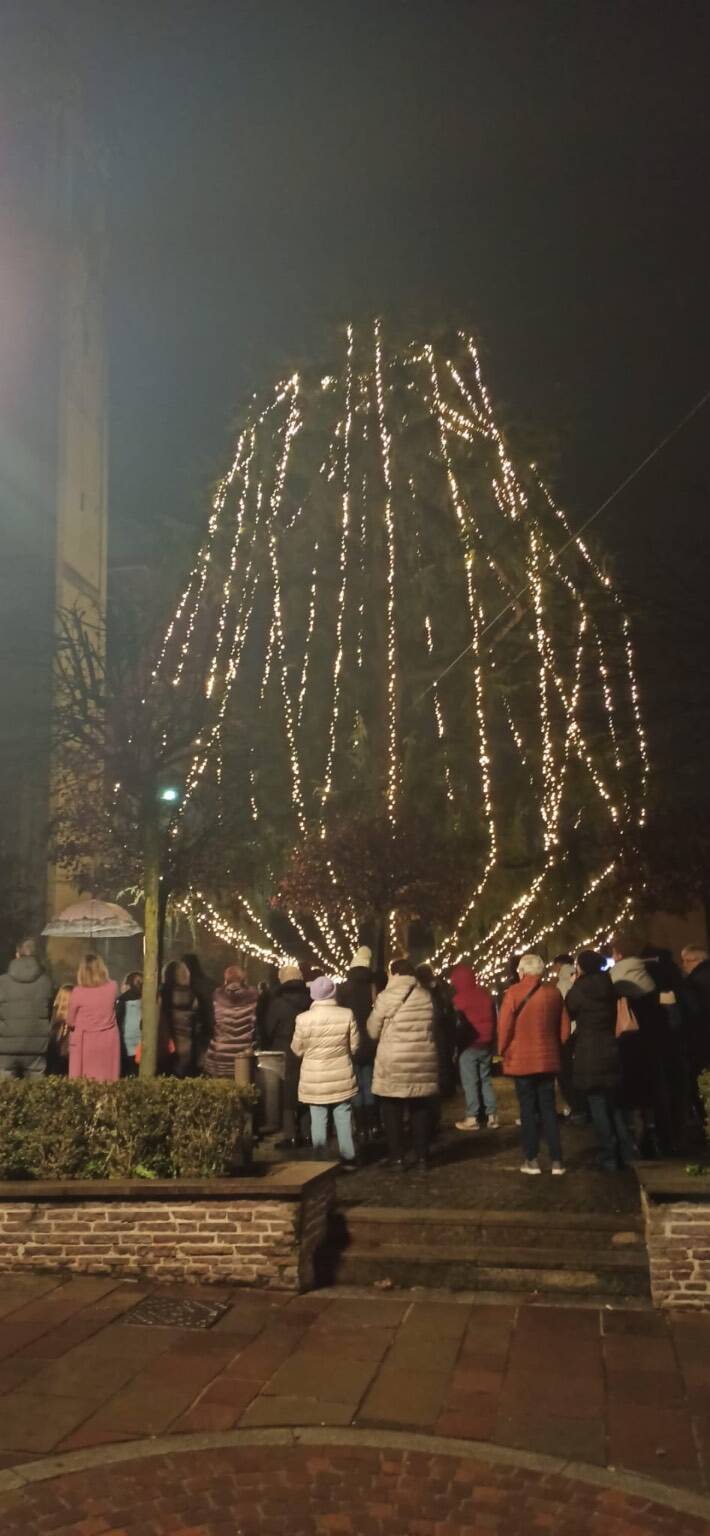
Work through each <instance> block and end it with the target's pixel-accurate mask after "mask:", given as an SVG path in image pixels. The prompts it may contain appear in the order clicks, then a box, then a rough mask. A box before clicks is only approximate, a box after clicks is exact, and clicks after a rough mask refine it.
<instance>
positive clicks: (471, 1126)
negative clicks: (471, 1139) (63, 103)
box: [455, 1115, 481, 1131]
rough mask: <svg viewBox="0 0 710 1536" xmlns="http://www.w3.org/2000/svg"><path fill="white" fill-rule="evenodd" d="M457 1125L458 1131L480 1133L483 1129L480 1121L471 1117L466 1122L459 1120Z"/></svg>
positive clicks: (467, 1117)
mask: <svg viewBox="0 0 710 1536" xmlns="http://www.w3.org/2000/svg"><path fill="white" fill-rule="evenodd" d="M455 1124H456V1129H457V1131H480V1129H481V1127H480V1125H479V1124H478V1121H477V1120H474V1119H473V1117H472V1116H471V1115H467V1116H466V1119H465V1120H457V1121H456V1122H455Z"/></svg>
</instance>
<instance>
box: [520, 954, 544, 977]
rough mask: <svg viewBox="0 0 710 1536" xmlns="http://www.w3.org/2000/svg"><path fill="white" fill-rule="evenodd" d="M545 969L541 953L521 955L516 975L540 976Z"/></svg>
mask: <svg viewBox="0 0 710 1536" xmlns="http://www.w3.org/2000/svg"><path fill="white" fill-rule="evenodd" d="M544 970H545V962H544V960H543V958H542V956H541V955H521V956H520V959H519V961H518V975H519V976H520V977H521V979H522V977H523V976H542V974H543V972H544Z"/></svg>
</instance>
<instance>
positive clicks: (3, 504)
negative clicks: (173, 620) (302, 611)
mask: <svg viewBox="0 0 710 1536" xmlns="http://www.w3.org/2000/svg"><path fill="white" fill-rule="evenodd" d="M4 110H5V111H7V110H8V104H7V102H6V103H5V109H4ZM10 126H11V133H10V134H9V136H7V137H6V141H5V142H6V149H7V159H8V164H7V165H6V166H4V167H3V186H4V187H6V188H7V198H6V203H7V209H8V215H9V216H8V217H6V218H5V219H4V220H3V233H2V235H0V325H1V328H2V333H3V338H4V339H3V355H2V359H1V360H0V538H1V544H0V705H1V707H0V860H2V866H3V884H4V887H5V892H6V894H5V896H4V898H3V905H0V929H2V932H1V933H0V942H1V943H2V945H3V948H4V949H7V946H8V943H9V942H11V941H12V939H13V938H14V937H16V936H17V934H18V932H19V931H20V930H21V929H25V928H28V927H29V928H31V929H35V930H36V929H37V928H39V927H41V926H42V924H43V921H44V920H45V916H46V913H47V912H48V911H52V910H56V907H57V905H58V904H59V903H61V901H62V899H63V897H64V896H65V895H68V891H67V888H66V885H65V883H64V882H63V881H62V877H61V873H60V872H59V871H57V870H56V869H53V868H51V867H50V866H49V865H48V844H47V830H48V824H49V821H50V816H51V795H52V752H51V713H52V693H53V647H54V638H55V624H56V613H57V610H58V608H62V607H64V608H71V607H73V606H77V607H79V608H80V609H81V610H82V611H83V612H84V613H86V614H87V615H92V616H96V617H98V618H103V616H104V614H105V607H106V568H107V539H108V498H107V466H108V441H107V376H106V375H107V370H106V337H105V302H104V292H105V264H106V173H105V166H104V164H103V162H102V159H101V157H100V155H99V154H98V153H97V150H96V147H95V145H94V144H93V143H92V141H91V138H90V136H89V133H88V131H87V128H86V123H85V119H84V114H83V111H82V105H81V101H80V98H79V93H78V90H77V89H76V88H75V87H74V86H73V85H72V84H67V82H66V81H62V82H61V85H57V83H56V81H55V80H53V81H52V82H51V83H50V84H48V85H47V87H46V93H43V94H42V96H41V97H40V99H39V100H38V99H36V92H34V93H27V94H26V95H24V96H23V94H22V90H18V94H17V99H16V100H15V101H14V102H13V104H12V123H11V125H10ZM8 146H9V147H8Z"/></svg>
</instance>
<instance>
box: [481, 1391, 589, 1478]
mask: <svg viewBox="0 0 710 1536" xmlns="http://www.w3.org/2000/svg"><path fill="white" fill-rule="evenodd" d="M492 1438H493V1439H494V1440H495V1441H497V1443H498V1444H499V1445H510V1446H515V1447H517V1448H518V1449H520V1450H523V1449H525V1450H529V1451H537V1452H539V1453H541V1454H542V1455H545V1456H563V1457H564V1458H565V1459H566V1460H570V1461H587V1462H591V1463H592V1464H593V1465H595V1466H599V1467H602V1466H604V1464H605V1459H606V1444H605V1433H604V1424H603V1423H602V1422H601V1420H600V1419H599V1418H598V1417H593V1418H587V1417H584V1418H576V1419H573V1418H571V1417H569V1415H568V1414H567V1412H566V1411H565V1412H564V1413H560V1414H553V1413H549V1412H548V1411H547V1410H545V1411H544V1412H541V1411H540V1410H538V1412H537V1413H534V1412H528V1413H524V1412H522V1411H521V1410H520V1409H518V1408H511V1409H510V1410H506V1408H505V1407H504V1406H503V1405H501V1406H500V1407H499V1411H498V1418H497V1422H496V1427H495V1430H494V1433H493V1436H492Z"/></svg>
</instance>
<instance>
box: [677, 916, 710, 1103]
mask: <svg viewBox="0 0 710 1536" xmlns="http://www.w3.org/2000/svg"><path fill="white" fill-rule="evenodd" d="M680 964H681V969H682V972H683V982H682V985H681V988H680V998H679V1000H680V1005H681V1008H682V1010H683V1017H684V1019H685V1031H686V1041H687V1048H688V1070H689V1073H690V1095H691V1101H692V1104H693V1108H694V1110H695V1113H696V1115H697V1117H698V1119H699V1120H700V1121H704V1119H705V1106H704V1104H703V1100H702V1095H701V1093H700V1091H699V1089H698V1078H699V1076H700V1073H701V1072H707V1070H708V1067H710V957H709V956H708V952H707V950H706V949H702V948H701V947H700V945H699V944H686V945H685V948H684V949H682V950H681V953H680Z"/></svg>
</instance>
